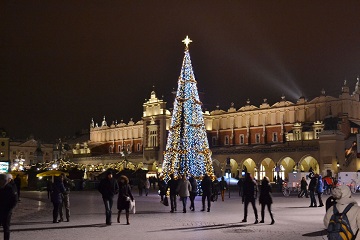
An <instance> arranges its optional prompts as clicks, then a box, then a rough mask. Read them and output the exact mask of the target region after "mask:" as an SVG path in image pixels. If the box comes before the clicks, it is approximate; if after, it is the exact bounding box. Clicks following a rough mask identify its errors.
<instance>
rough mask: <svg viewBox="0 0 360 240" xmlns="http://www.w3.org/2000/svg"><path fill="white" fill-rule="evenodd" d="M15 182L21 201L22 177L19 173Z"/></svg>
mask: <svg viewBox="0 0 360 240" xmlns="http://www.w3.org/2000/svg"><path fill="white" fill-rule="evenodd" d="M14 183H15V186H16V190H17V197H18V201H20V190H21V178H20V175H19V174H17V175H16V177H15V179H14Z"/></svg>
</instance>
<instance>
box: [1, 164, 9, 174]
mask: <svg viewBox="0 0 360 240" xmlns="http://www.w3.org/2000/svg"><path fill="white" fill-rule="evenodd" d="M8 171H9V162H0V173H6V172H8Z"/></svg>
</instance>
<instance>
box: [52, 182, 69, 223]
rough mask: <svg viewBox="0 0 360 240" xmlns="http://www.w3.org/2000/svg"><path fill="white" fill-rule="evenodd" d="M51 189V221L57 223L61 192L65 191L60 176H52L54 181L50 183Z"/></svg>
mask: <svg viewBox="0 0 360 240" xmlns="http://www.w3.org/2000/svg"><path fill="white" fill-rule="evenodd" d="M51 189H52V191H51V202H52V204H53V223H59V222H60V221H59V220H58V216H59V212H60V206H61V203H62V194H63V193H64V192H65V191H66V189H65V187H64V184H63V182H62V178H61V177H60V176H59V177H55V178H54V183H53V184H52V187H51Z"/></svg>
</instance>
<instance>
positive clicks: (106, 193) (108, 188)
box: [98, 171, 119, 225]
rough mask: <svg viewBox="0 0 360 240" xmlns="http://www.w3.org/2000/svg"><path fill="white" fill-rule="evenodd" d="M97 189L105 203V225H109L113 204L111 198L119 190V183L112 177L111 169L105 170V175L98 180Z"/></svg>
mask: <svg viewBox="0 0 360 240" xmlns="http://www.w3.org/2000/svg"><path fill="white" fill-rule="evenodd" d="M98 190H99V192H100V193H101V195H102V199H103V202H104V205H105V216H106V225H111V213H112V212H111V208H112V205H113V198H114V195H116V194H118V192H119V185H118V183H117V181H116V180H115V179H114V178H113V175H112V172H111V171H107V172H106V177H105V178H104V179H102V180H101V181H100V183H99V187H98Z"/></svg>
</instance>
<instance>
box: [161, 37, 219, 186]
mask: <svg viewBox="0 0 360 240" xmlns="http://www.w3.org/2000/svg"><path fill="white" fill-rule="evenodd" d="M183 42H184V43H185V44H186V47H185V55H184V58H183V63H182V68H181V72H180V76H179V78H178V89H177V93H176V97H175V101H174V108H173V114H172V118H171V124H170V128H169V134H168V138H167V144H166V149H165V151H164V162H163V172H162V174H163V176H164V179H165V181H168V180H169V179H170V174H174V175H175V176H176V177H180V175H182V174H186V175H187V176H193V177H194V178H195V179H198V180H200V179H202V177H203V175H204V174H205V173H206V174H208V175H209V176H210V177H212V178H213V177H214V170H213V166H212V160H211V151H210V149H209V143H208V140H207V134H206V128H205V123H204V117H203V113H202V109H201V106H202V102H201V101H200V99H199V94H198V90H197V86H196V84H197V81H196V80H195V75H194V73H193V69H192V64H191V59H190V53H189V48H188V45H189V43H190V42H191V40H190V39H189V38H188V37H186V39H185V40H184V41H183Z"/></svg>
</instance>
